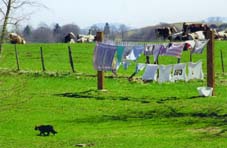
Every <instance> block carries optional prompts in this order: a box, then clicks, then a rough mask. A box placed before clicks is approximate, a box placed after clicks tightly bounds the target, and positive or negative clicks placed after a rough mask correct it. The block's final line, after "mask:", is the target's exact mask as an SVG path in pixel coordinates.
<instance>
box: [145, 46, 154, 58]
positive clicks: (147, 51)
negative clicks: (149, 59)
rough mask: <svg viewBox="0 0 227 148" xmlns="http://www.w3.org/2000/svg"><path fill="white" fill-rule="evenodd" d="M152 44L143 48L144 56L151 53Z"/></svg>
mask: <svg viewBox="0 0 227 148" xmlns="http://www.w3.org/2000/svg"><path fill="white" fill-rule="evenodd" d="M153 48H154V46H153V45H146V47H145V49H144V55H145V56H150V55H153Z"/></svg>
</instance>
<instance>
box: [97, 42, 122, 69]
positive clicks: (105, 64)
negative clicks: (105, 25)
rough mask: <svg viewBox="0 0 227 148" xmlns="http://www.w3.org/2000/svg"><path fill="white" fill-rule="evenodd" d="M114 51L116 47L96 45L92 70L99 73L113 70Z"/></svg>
mask: <svg viewBox="0 0 227 148" xmlns="http://www.w3.org/2000/svg"><path fill="white" fill-rule="evenodd" d="M116 50H117V48H116V46H113V45H107V44H103V43H97V45H96V47H95V50H94V57H93V65H94V68H95V69H96V70H99V71H112V70H114V69H113V68H114V65H113V63H114V55H115V52H116ZM115 67H116V66H115Z"/></svg>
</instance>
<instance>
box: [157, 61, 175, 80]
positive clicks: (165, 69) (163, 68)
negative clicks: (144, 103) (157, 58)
mask: <svg viewBox="0 0 227 148" xmlns="http://www.w3.org/2000/svg"><path fill="white" fill-rule="evenodd" d="M172 68H173V66H172V65H159V77H158V82H159V83H163V82H172V75H171V72H172Z"/></svg>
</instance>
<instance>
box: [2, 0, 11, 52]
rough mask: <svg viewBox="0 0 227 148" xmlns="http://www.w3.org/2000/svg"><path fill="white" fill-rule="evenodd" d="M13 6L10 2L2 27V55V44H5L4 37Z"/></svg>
mask: <svg viewBox="0 0 227 148" xmlns="http://www.w3.org/2000/svg"><path fill="white" fill-rule="evenodd" d="M11 4H12V0H9V1H8V5H7V10H6V15H5V18H4V23H3V26H2V32H1V37H0V54H1V53H2V44H3V43H4V37H5V34H6V27H7V24H8V19H9V14H10V10H11Z"/></svg>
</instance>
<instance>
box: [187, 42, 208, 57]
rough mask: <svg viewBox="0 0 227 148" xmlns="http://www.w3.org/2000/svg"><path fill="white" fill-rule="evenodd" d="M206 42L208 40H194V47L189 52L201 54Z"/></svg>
mask: <svg viewBox="0 0 227 148" xmlns="http://www.w3.org/2000/svg"><path fill="white" fill-rule="evenodd" d="M208 42H209V40H203V41H200V40H195V47H194V49H193V50H192V52H191V53H199V54H201V53H202V52H203V50H204V48H205V46H206V45H207V43H208Z"/></svg>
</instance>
